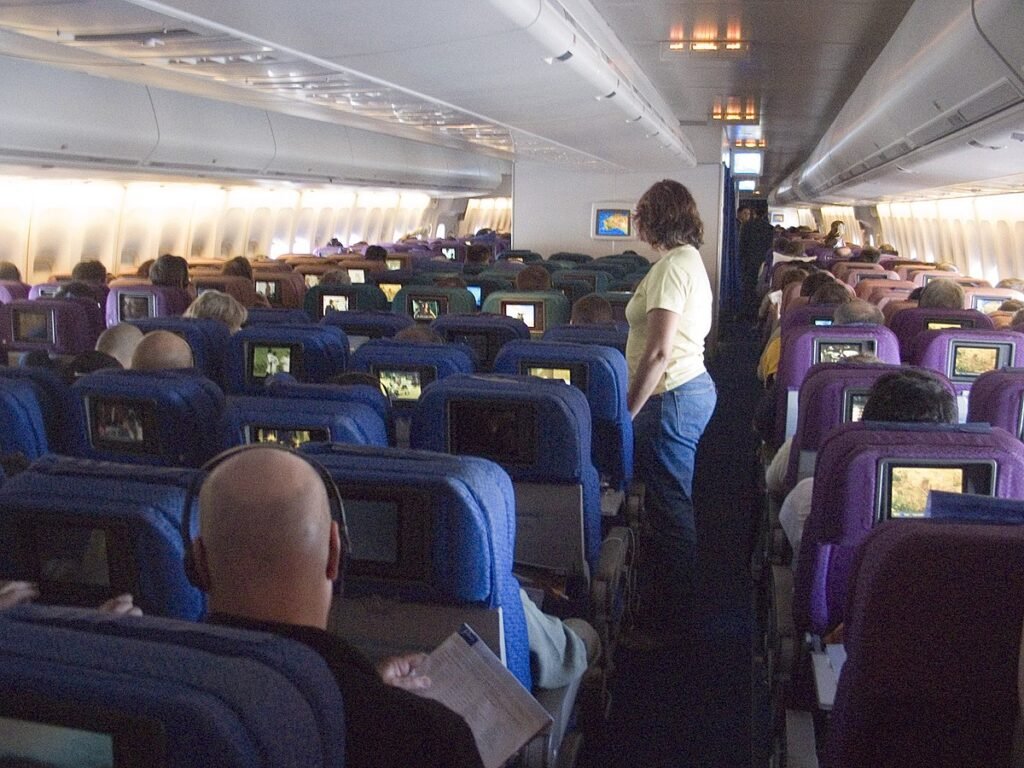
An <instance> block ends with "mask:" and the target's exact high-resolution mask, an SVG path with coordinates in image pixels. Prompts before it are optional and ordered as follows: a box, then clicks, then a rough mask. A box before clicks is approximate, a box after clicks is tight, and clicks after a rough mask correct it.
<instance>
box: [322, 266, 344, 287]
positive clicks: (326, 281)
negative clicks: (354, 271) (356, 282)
mask: <svg viewBox="0 0 1024 768" xmlns="http://www.w3.org/2000/svg"><path fill="white" fill-rule="evenodd" d="M317 285H323V286H330V285H352V278H351V277H350V276H349V274H348V270H347V269H329V270H327V271H326V272H324V273H323V274H322V275H320V282H319V283H317Z"/></svg>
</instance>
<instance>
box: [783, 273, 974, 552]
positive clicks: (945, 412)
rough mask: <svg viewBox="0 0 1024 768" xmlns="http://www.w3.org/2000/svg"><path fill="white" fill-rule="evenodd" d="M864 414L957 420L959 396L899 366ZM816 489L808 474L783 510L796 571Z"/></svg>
mask: <svg viewBox="0 0 1024 768" xmlns="http://www.w3.org/2000/svg"><path fill="white" fill-rule="evenodd" d="M954 285H956V283H954ZM861 418H862V420H863V421H894V422H918V423H927V424H956V420H957V411H956V399H955V398H954V397H953V394H952V393H951V392H950V391H949V390H948V389H946V387H945V385H944V384H943V383H942V381H941V380H940V379H939V378H938V377H937V376H935V375H934V374H932V373H929V372H928V371H920V370H898V371H893V372H892V373H887V374H885V375H884V376H881V377H879V378H878V380H877V381H875V383H874V385H873V386H872V387H871V390H870V391H869V392H868V400H867V403H865V404H864V413H863V416H862V417H861ZM813 493H814V478H813V477H808V478H805V479H804V480H801V481H800V482H799V483H797V484H796V485H795V486H794V488H793V490H792V491H790V492H789V495H788V496H786V500H785V501H784V502H782V508H781V509H780V510H779V524H780V525H781V526H782V530H783V531H785V533H786V538H787V539H788V540H789V545H790V546H791V547H792V549H793V571H794V572H795V571H796V555H797V553H798V552H799V551H800V540H801V538H803V531H804V523H805V522H806V521H807V516H808V515H810V514H811V497H812V496H813Z"/></svg>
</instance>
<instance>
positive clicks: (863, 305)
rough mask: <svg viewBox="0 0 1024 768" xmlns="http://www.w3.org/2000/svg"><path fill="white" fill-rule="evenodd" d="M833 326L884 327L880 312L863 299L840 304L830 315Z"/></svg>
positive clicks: (882, 316) (883, 318)
mask: <svg viewBox="0 0 1024 768" xmlns="http://www.w3.org/2000/svg"><path fill="white" fill-rule="evenodd" d="M832 323H833V324H834V325H885V315H883V314H882V310H880V309H879V308H878V307H876V306H875V305H874V304H871V303H870V302H867V301H864V300H863V299H853V300H852V301H846V302H842V303H840V305H839V306H838V307H836V311H835V312H834V313H832Z"/></svg>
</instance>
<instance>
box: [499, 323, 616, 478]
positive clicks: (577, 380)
mask: <svg viewBox="0 0 1024 768" xmlns="http://www.w3.org/2000/svg"><path fill="white" fill-rule="evenodd" d="M494 372H495V373H508V374H518V375H532V376H540V377H542V378H561V379H562V380H563V381H564V380H565V379H566V378H568V379H569V380H570V381H569V382H568V383H571V384H572V385H573V386H575V387H577V388H578V389H580V390H581V391H582V392H583V393H584V394H585V395H586V397H587V402H589V403H590V413H591V417H592V419H593V439H592V441H591V443H592V449H593V456H592V457H593V461H594V466H595V467H597V470H598V472H600V473H601V476H602V478H606V479H607V480H608V482H609V484H610V485H611V486H612V487H614V488H616V489H617V490H626V488H627V487H628V486H629V482H630V480H632V478H633V419H632V418H631V417H630V415H629V409H628V408H627V407H626V392H627V389H628V378H629V376H628V372H627V370H626V358H624V357H623V356H622V354H621V353H620V352H619V351H618V350H615V349H611V348H610V347H602V346H595V345H587V344H566V343H559V342H553V341H511V342H509V343H508V344H506V345H505V346H504V347H502V348H501V352H499V353H498V359H497V360H495V361H494Z"/></svg>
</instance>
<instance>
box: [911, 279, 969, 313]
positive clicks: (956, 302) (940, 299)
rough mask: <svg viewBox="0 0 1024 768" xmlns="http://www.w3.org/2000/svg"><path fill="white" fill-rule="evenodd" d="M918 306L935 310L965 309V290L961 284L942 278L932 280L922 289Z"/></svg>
mask: <svg viewBox="0 0 1024 768" xmlns="http://www.w3.org/2000/svg"><path fill="white" fill-rule="evenodd" d="M917 306H919V307H932V308H935V309H963V308H964V289H963V288H962V287H961V286H960V283H954V282H953V281H952V280H947V279H946V278H944V277H940V278H938V279H936V280H932V281H931V282H930V283H928V285H926V286H925V287H924V288H923V289H922V291H921V298H919V299H918V301H917Z"/></svg>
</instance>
